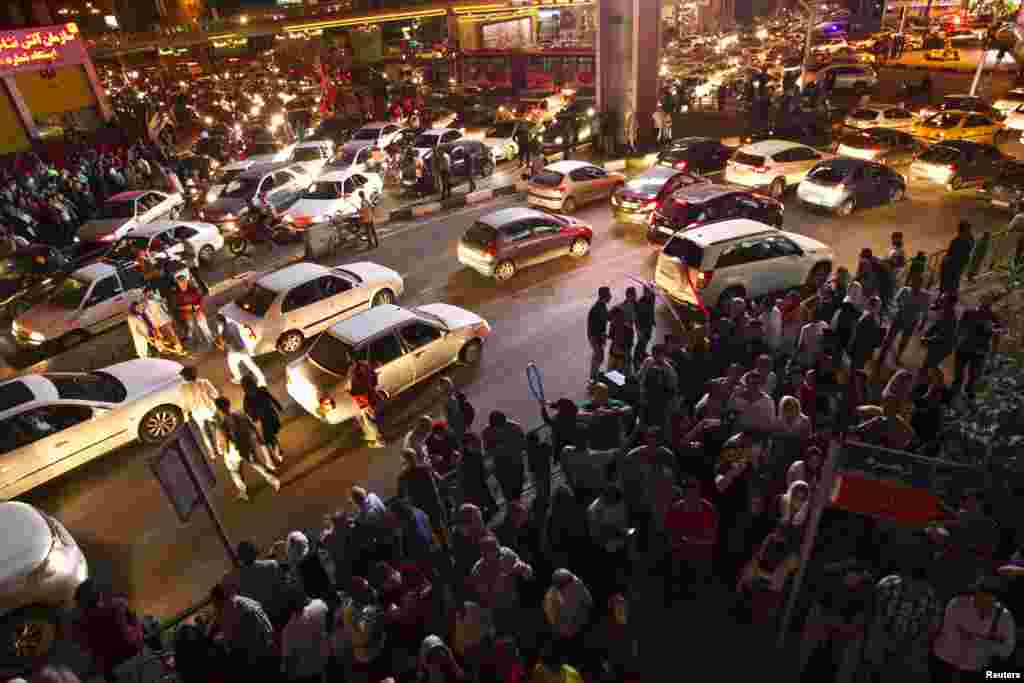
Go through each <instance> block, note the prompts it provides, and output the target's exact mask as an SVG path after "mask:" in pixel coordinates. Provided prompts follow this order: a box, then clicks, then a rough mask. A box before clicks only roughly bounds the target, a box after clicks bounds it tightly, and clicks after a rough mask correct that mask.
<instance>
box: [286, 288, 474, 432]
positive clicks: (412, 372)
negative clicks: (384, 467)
mask: <svg viewBox="0 0 1024 683" xmlns="http://www.w3.org/2000/svg"><path fill="white" fill-rule="evenodd" d="M490 333H491V326H490V325H489V324H488V323H487V321H486V320H484V319H483V318H481V317H480V316H478V315H477V314H476V313H473V312H471V311H467V310H465V309H462V308H458V307H456V306H451V305H449V304H441V303H437V304H429V305H426V306H418V307H416V308H399V307H398V306H393V305H387V306H378V307H376V308H373V309H371V310H369V311H365V312H363V313H360V314H359V315H356V316H354V317H352V318H349V319H348V320H343V321H341V322H339V323H336V324H334V325H333V326H332V327H331V328H330V329H328V330H327V331H326V332H325V333H324V334H322V335H320V337H319V338H318V339H317V341H316V343H315V344H313V346H312V347H311V348H310V349H309V351H308V352H307V353H306V354H305V355H304V356H303V357H302V358H299V359H297V360H294V361H292V362H291V363H289V364H288V369H287V371H286V381H287V388H288V395H289V396H291V397H292V399H293V400H294V401H295V402H296V403H298V404H299V405H300V406H302V407H303V408H304V409H305V410H306V411H307V412H309V413H310V414H311V415H314V416H316V417H317V418H318V419H320V420H323V421H324V422H327V423H328V424H340V423H342V422H345V421H347V420H350V419H353V418H355V417H357V416H358V415H359V414H360V413H361V412H362V409H361V408H360V407H359V405H358V404H357V403H356V401H355V400H354V399H353V398H352V394H351V393H350V392H351V386H352V370H353V366H354V365H355V363H356V362H358V361H364V362H369V363H372V364H373V367H374V368H375V370H376V375H377V391H378V394H379V396H380V397H381V398H382V399H384V400H385V401H386V400H388V399H391V398H394V397H395V396H398V395H399V394H400V393H402V392H403V391H405V390H407V389H409V388H410V387H412V386H414V385H416V384H420V383H422V382H424V381H426V380H428V379H429V378H431V377H433V376H434V375H436V374H437V373H438V372H441V371H442V370H444V369H445V368H447V367H449V366H451V365H453V364H455V363H465V364H467V365H475V364H477V363H479V362H480V358H481V354H482V350H483V344H484V340H485V339H486V338H487V336H488V335H489V334H490Z"/></svg>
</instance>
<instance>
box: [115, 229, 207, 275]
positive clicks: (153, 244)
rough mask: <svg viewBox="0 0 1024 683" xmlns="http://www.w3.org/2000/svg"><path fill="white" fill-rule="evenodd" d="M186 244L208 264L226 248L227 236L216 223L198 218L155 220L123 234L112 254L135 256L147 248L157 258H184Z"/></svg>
mask: <svg viewBox="0 0 1024 683" xmlns="http://www.w3.org/2000/svg"><path fill="white" fill-rule="evenodd" d="M186 244H187V245H188V248H189V250H190V251H191V252H192V253H194V254H196V256H197V258H198V259H199V263H200V264H202V265H209V264H210V263H212V262H213V259H214V258H215V257H216V256H217V252H219V251H220V250H221V249H223V248H224V237H223V235H221V234H220V230H218V229H217V226H216V225H213V224H211V223H199V222H196V221H156V222H153V223H149V224H147V225H143V226H139V227H138V228H136V229H135V230H133V231H132V233H131V234H130V235H129V236H128V237H126V238H124V239H123V240H122V241H121V243H120V244H118V245H117V247H116V248H115V249H114V251H113V253H111V254H110V258H119V257H120V258H124V259H126V260H134V258H135V254H136V253H138V252H139V251H142V250H146V251H148V252H149V253H150V255H151V256H153V257H155V258H158V259H177V260H184V257H185V251H186Z"/></svg>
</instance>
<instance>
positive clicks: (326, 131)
mask: <svg viewBox="0 0 1024 683" xmlns="http://www.w3.org/2000/svg"><path fill="white" fill-rule="evenodd" d="M365 123H366V119H364V118H363V117H362V116H344V115H343V116H335V117H332V118H329V119H324V120H323V121H321V122H320V125H319V126H317V129H316V132H315V133H313V136H312V139H314V140H331V141H332V142H334V144H335V145H339V146H340V145H342V144H344V143H346V142H348V141H349V139H351V137H352V134H353V133H354V132H355V131H357V130H359V129H360V128H362V126H363V124H365Z"/></svg>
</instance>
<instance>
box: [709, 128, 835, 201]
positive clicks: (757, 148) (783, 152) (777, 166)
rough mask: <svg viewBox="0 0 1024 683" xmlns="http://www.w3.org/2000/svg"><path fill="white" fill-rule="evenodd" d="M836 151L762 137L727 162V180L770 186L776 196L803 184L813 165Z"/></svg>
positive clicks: (759, 187)
mask: <svg viewBox="0 0 1024 683" xmlns="http://www.w3.org/2000/svg"><path fill="white" fill-rule="evenodd" d="M833 158H835V155H834V154H828V153H826V152H819V151H818V150H816V149H814V148H813V147H808V146H807V145H803V144H800V143H799V142H790V141H788V140H763V141H761V142H755V143H754V144H752V145H746V146H745V147H740V148H739V149H738V150H736V153H735V154H733V156H732V159H730V160H729V163H727V164H726V166H725V182H727V183H733V184H735V185H743V186H744V187H750V188H754V189H767V190H768V192H769V193H770V194H771V196H772V197H775V198H776V199H778V198H780V197H782V195H784V194H785V193H786V188H788V187H791V186H796V185H799V184H800V181H801V180H803V179H804V178H805V177H806V176H807V172H808V171H810V170H811V169H812V168H814V165H815V164H817V163H818V162H819V161H824V160H825V159H833Z"/></svg>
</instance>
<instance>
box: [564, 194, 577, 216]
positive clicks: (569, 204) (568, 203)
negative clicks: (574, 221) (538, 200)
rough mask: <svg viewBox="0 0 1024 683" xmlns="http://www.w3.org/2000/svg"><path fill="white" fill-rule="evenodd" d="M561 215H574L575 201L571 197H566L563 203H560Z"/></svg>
mask: <svg viewBox="0 0 1024 683" xmlns="http://www.w3.org/2000/svg"><path fill="white" fill-rule="evenodd" d="M562 213H576V200H575V199H573V198H572V197H566V198H565V201H563V202H562Z"/></svg>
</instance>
